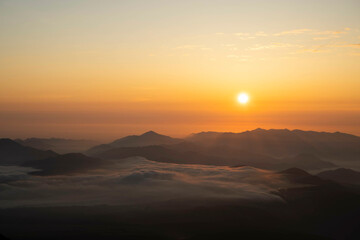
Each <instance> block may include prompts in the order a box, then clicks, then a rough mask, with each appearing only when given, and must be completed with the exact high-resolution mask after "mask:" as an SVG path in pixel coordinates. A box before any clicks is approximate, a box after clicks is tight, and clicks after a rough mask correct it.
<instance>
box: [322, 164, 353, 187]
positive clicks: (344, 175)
mask: <svg viewBox="0 0 360 240" xmlns="http://www.w3.org/2000/svg"><path fill="white" fill-rule="evenodd" d="M317 176H319V177H320V178H322V179H327V180H332V181H335V182H339V183H348V184H360V172H357V171H354V170H352V169H347V168H338V169H335V170H328V171H324V172H321V173H318V174H317Z"/></svg>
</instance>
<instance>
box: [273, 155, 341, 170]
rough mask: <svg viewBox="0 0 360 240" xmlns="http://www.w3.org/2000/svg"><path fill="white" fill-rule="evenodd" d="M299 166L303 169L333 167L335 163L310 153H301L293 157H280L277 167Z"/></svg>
mask: <svg viewBox="0 0 360 240" xmlns="http://www.w3.org/2000/svg"><path fill="white" fill-rule="evenodd" d="M291 167H295V168H301V169H305V170H319V169H325V168H334V167H336V165H335V164H333V163H331V162H327V161H323V160H321V159H320V158H319V157H318V156H316V155H315V154H311V153H301V154H298V155H296V156H295V157H291V158H285V159H282V161H281V163H279V167H278V168H283V169H284V168H291Z"/></svg>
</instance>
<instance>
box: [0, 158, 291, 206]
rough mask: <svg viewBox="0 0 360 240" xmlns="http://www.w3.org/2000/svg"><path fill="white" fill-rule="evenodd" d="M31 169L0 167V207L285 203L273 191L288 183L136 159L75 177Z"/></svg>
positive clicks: (252, 172)
mask: <svg viewBox="0 0 360 240" xmlns="http://www.w3.org/2000/svg"><path fill="white" fill-rule="evenodd" d="M31 170H32V169H29V168H18V167H12V166H8V167H1V168H0V175H1V178H0V181H1V184H0V199H1V200H0V205H1V206H2V207H5V208H6V207H16V206H70V205H96V204H109V205H136V204H145V203H153V202H161V201H168V200H191V199H224V200H226V199H256V200H264V201H281V199H280V198H279V197H277V196H275V195H273V194H272V193H271V192H272V191H276V189H278V188H282V187H286V186H289V183H287V182H286V181H285V180H283V179H281V178H280V177H279V176H278V175H277V174H274V173H273V172H271V171H264V170H260V169H256V168H251V167H239V168H230V167H215V166H203V165H177V164H167V163H157V162H152V161H148V160H146V159H144V158H140V157H139V158H131V159H127V160H125V161H122V162H121V163H116V164H115V165H114V166H112V167H111V168H109V169H99V170H96V171H93V172H90V173H87V174H82V175H74V176H56V177H36V176H29V175H27V173H28V172H29V171H31Z"/></svg>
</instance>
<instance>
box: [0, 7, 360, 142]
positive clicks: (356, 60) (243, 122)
mask: <svg viewBox="0 0 360 240" xmlns="http://www.w3.org/2000/svg"><path fill="white" fill-rule="evenodd" d="M358 9H360V3H359V1H352V0H347V1H335V0H331V1H325V0H319V1H316V2H315V3H314V1H307V0H305V1H291V4H290V3H289V2H288V1H284V0H275V1H272V2H271V4H270V3H269V1H265V0H257V1H234V0H225V1H217V0H214V1H202V0H200V1H197V2H196V3H194V2H193V1H182V2H180V1H162V0H159V1H140V0H136V1H110V0H106V1H101V3H100V2H99V1H81V0H75V1H60V2H56V1H51V2H49V1H36V2H30V1H20V0H16V1H2V2H0V18H1V19H0V31H1V32H2V35H1V36H0V132H1V137H13V138H15V137H32V136H37V137H52V136H54V137H68V138H93V139H113V138H116V137H120V136H123V135H126V134H136V133H141V132H143V131H147V130H150V129H151V130H155V131H159V132H162V133H165V134H171V135H175V136H184V135H186V134H189V133H192V132H196V131H208V130H212V131H243V130H248V129H253V128H257V127H262V128H290V129H294V128H299V129H304V130H321V131H344V132H348V133H353V134H357V135H360V124H359V122H360V120H359V119H360V95H359V89H360V45H359V44H360V32H359V29H360V26H359V25H360V14H359V11H358ZM243 91H244V92H247V93H248V94H249V95H250V97H251V101H250V102H249V103H248V104H247V105H240V104H238V103H237V102H236V96H237V94H238V93H239V92H243Z"/></svg>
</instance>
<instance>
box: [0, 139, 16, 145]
mask: <svg viewBox="0 0 360 240" xmlns="http://www.w3.org/2000/svg"><path fill="white" fill-rule="evenodd" d="M0 144H1V145H4V146H5V145H7V146H8V145H14V146H20V144H19V143H17V142H15V141H13V140H11V139H10V138H0Z"/></svg>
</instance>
